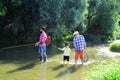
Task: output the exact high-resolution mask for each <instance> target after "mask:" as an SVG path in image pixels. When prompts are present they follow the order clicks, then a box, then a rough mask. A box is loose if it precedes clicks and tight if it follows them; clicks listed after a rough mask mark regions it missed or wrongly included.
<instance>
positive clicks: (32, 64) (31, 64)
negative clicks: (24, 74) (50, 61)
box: [7, 62, 38, 74]
mask: <svg viewBox="0 0 120 80" xmlns="http://www.w3.org/2000/svg"><path fill="white" fill-rule="evenodd" d="M37 64H38V63H37V62H31V63H29V64H26V65H24V66H21V67H20V68H17V69H15V70H11V71H9V72H7V73H8V74H10V73H14V72H17V71H21V70H26V69H31V68H33V67H34V66H35V65H37Z"/></svg>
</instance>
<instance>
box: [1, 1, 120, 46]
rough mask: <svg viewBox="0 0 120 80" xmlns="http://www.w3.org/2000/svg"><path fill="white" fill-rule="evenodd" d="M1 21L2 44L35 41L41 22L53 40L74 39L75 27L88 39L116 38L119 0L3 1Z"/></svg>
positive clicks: (103, 39)
mask: <svg viewBox="0 0 120 80" xmlns="http://www.w3.org/2000/svg"><path fill="white" fill-rule="evenodd" d="M0 20H1V22H0V43H9V44H10V43H29V42H35V41H36V40H38V37H39V28H40V26H41V25H44V26H45V27H46V32H47V34H49V35H50V36H51V37H52V40H65V39H67V40H71V39H70V38H72V37H70V36H71V34H72V33H73V31H74V30H78V31H79V32H80V33H81V34H88V36H86V37H87V39H89V41H93V40H92V38H94V39H97V40H98V41H106V40H113V39H116V38H118V37H119V35H120V26H119V23H120V1H119V0H114V1H113V0H50V1H46V0H42V1H39V0H0ZM89 35H90V36H89ZM8 36H10V38H9V37H8ZM68 36H69V39H68ZM97 40H96V41H97Z"/></svg>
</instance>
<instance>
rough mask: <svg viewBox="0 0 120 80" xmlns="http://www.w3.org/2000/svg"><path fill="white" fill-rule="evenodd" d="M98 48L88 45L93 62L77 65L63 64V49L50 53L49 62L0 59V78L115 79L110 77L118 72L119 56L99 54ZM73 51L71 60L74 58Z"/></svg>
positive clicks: (10, 79)
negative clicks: (114, 57) (112, 56)
mask: <svg viewBox="0 0 120 80" xmlns="http://www.w3.org/2000/svg"><path fill="white" fill-rule="evenodd" d="M97 49H98V47H97V46H94V47H87V49H86V51H87V53H88V57H89V61H91V63H90V64H88V65H84V66H81V65H78V66H77V67H75V65H74V64H68V65H63V64H62V63H61V62H62V59H63V54H62V53H63V52H61V51H57V53H55V52H54V54H55V55H53V56H52V55H48V57H49V58H50V60H51V62H47V63H41V62H39V61H37V60H33V61H28V60H27V61H24V60H19V61H17V60H16V61H11V60H9V61H7V60H4V61H0V80H114V79H110V77H111V75H116V73H118V72H117V71H116V70H118V68H117V67H118V66H117V64H118V62H119V61H120V59H119V57H118V58H116V59H117V60H118V62H115V61H114V60H113V59H112V58H110V57H108V56H105V55H98V54H97ZM72 51H73V52H72V56H71V58H70V60H71V61H72V60H74V50H73V49H72ZM114 67H115V68H114ZM109 74H110V75H109ZM118 77H119V76H118ZM107 78H108V79H107ZM116 80H117V79H116Z"/></svg>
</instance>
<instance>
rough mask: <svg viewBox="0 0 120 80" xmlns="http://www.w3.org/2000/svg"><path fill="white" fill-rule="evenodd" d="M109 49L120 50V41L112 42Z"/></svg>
mask: <svg viewBox="0 0 120 80" xmlns="http://www.w3.org/2000/svg"><path fill="white" fill-rule="evenodd" d="M109 49H110V50H111V51H113V52H120V43H118V42H114V43H111V44H110V46H109Z"/></svg>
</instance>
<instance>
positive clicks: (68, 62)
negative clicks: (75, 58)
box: [67, 56, 70, 64]
mask: <svg viewBox="0 0 120 80" xmlns="http://www.w3.org/2000/svg"><path fill="white" fill-rule="evenodd" d="M69 58H70V57H69V56H67V62H68V64H69Z"/></svg>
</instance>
